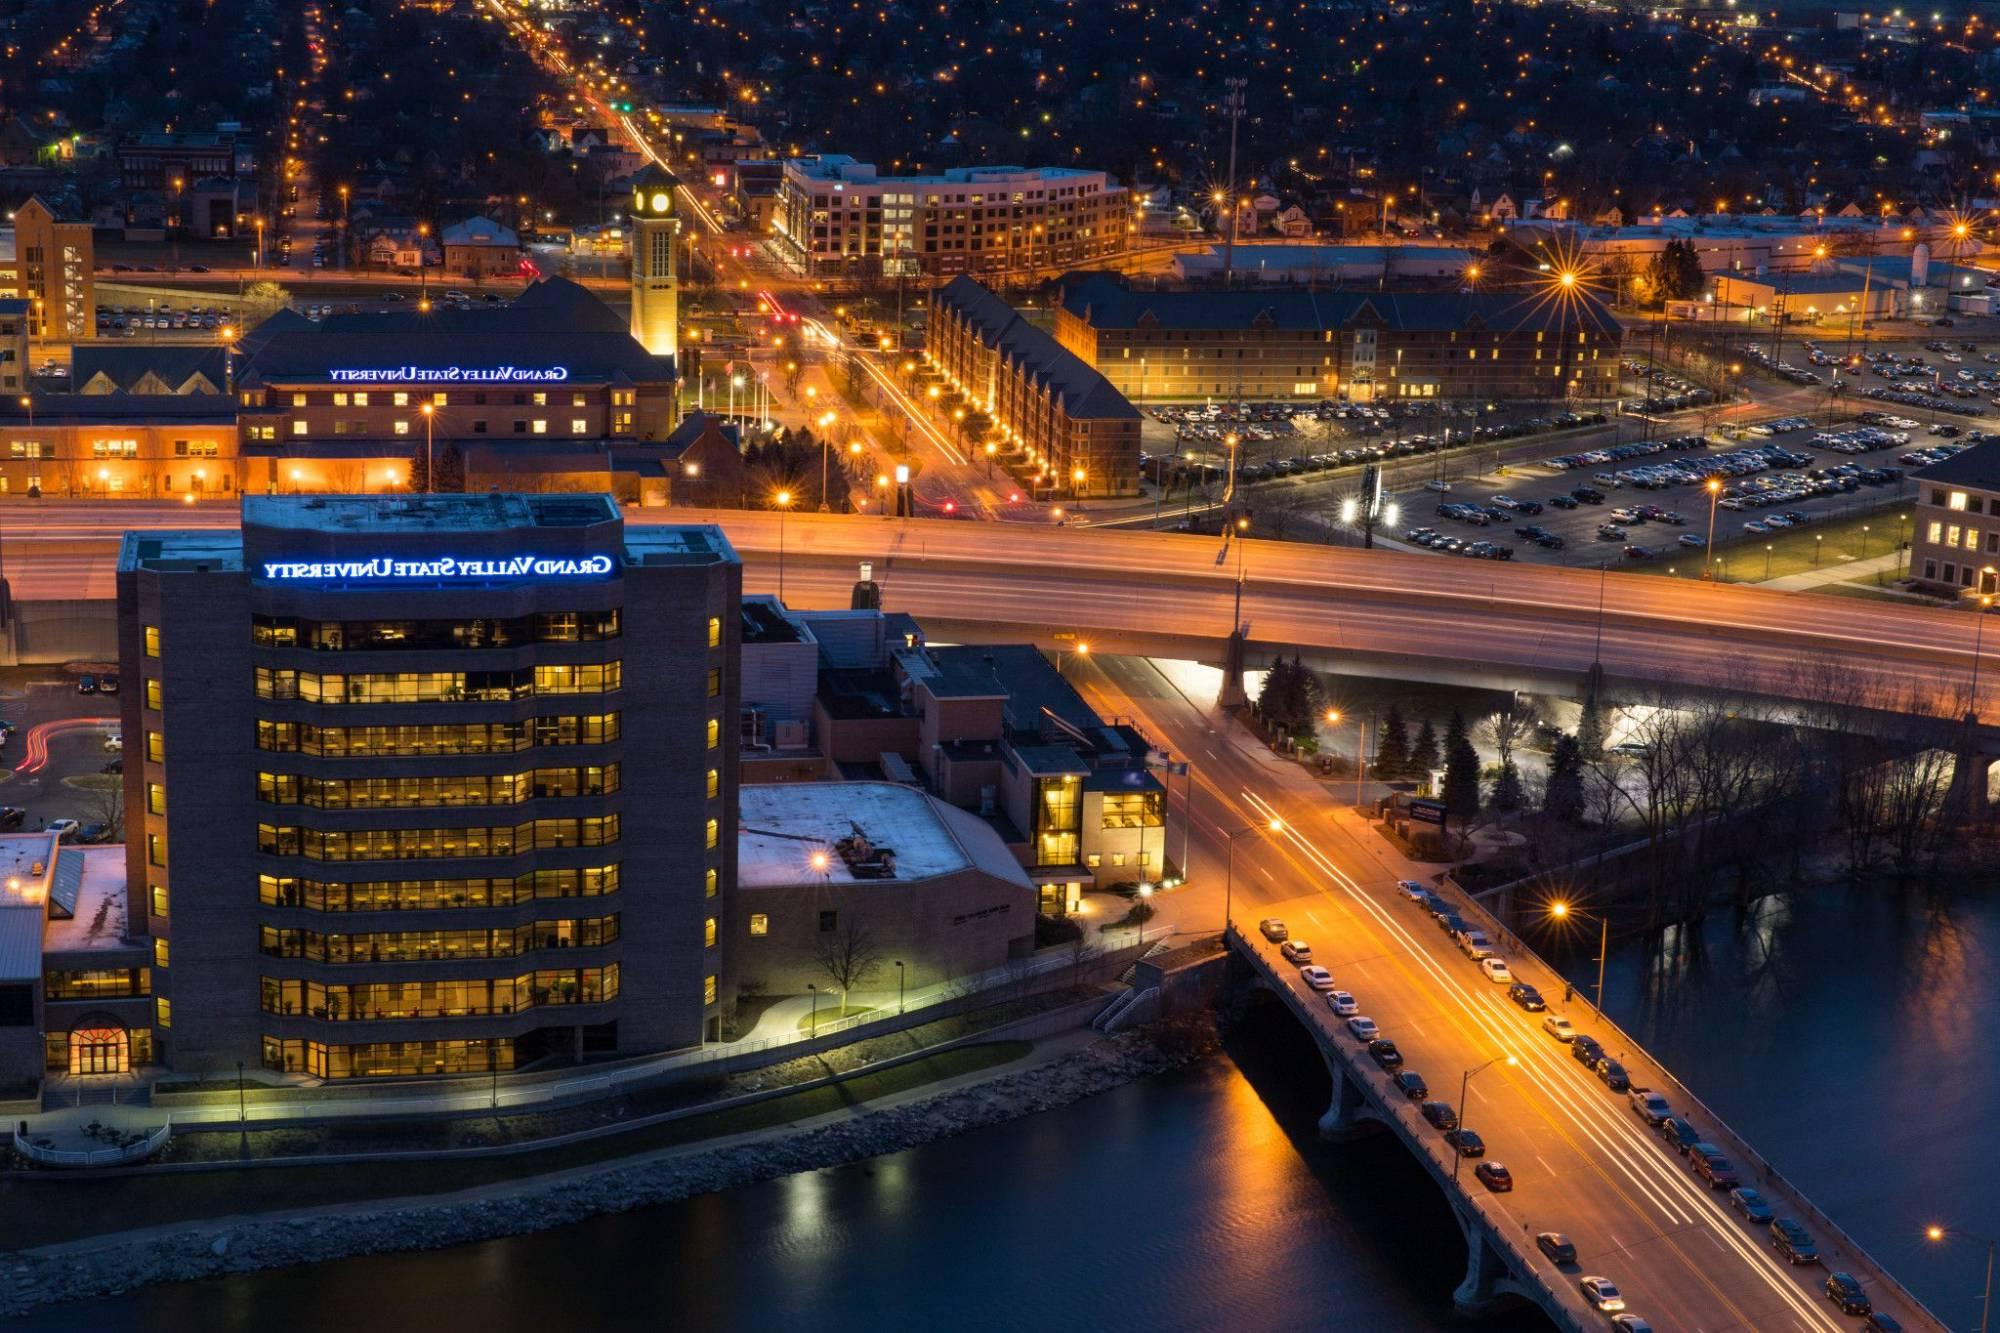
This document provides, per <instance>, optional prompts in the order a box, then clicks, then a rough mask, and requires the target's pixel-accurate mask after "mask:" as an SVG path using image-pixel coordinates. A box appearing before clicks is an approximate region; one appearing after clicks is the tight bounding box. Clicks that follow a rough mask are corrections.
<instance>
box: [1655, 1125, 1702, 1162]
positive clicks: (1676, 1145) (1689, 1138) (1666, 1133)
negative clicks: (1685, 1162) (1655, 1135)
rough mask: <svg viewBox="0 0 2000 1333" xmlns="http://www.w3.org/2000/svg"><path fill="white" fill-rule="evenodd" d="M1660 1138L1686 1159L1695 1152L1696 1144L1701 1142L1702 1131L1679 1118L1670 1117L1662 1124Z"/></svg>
mask: <svg viewBox="0 0 2000 1333" xmlns="http://www.w3.org/2000/svg"><path fill="white" fill-rule="evenodd" d="M1660 1137H1661V1138H1663V1139H1665V1140H1666V1141H1667V1143H1668V1145H1669V1146H1671V1147H1672V1148H1673V1150H1674V1151H1675V1152H1677V1153H1679V1154H1680V1155H1681V1156H1683V1157H1685V1156H1687V1155H1688V1153H1689V1152H1690V1151H1692V1150H1693V1148H1694V1145H1695V1144H1697V1143H1700V1142H1701V1131H1700V1130H1698V1129H1696V1128H1695V1127H1694V1126H1693V1125H1691V1124H1689V1123H1688V1122H1687V1121H1685V1120H1683V1119H1681V1118H1680V1117H1679V1116H1669V1117H1668V1118H1667V1119H1665V1120H1662V1121H1661V1122H1660Z"/></svg>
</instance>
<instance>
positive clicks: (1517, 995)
mask: <svg viewBox="0 0 2000 1333" xmlns="http://www.w3.org/2000/svg"><path fill="white" fill-rule="evenodd" d="M1507 998H1508V999H1510V1000H1512V1001H1513V1002H1514V1003H1515V1004H1518V1005H1520V1006H1521V1007H1522V1008H1523V1009H1526V1010H1527V1011H1528V1012H1529V1013H1531V1014H1539V1013H1541V1012H1542V1011H1543V1010H1544V1009H1546V1008H1548V1007H1549V1002H1548V1001H1547V1000H1544V999H1543V998H1542V993H1541V992H1540V991H1538V990H1536V989H1535V988H1534V987H1533V986H1530V985H1529V984H1528V983H1527V982H1525V981H1517V982H1515V983H1514V984H1513V985H1511V986H1509V987H1508V988H1507Z"/></svg>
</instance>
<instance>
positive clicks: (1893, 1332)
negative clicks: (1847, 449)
mask: <svg viewBox="0 0 2000 1333" xmlns="http://www.w3.org/2000/svg"><path fill="white" fill-rule="evenodd" d="M1988 355H1989V356H1990V355H1992V354H1991V353H1988ZM1861 1327H1863V1328H1865V1329H1868V1330H1869V1333H1903V1321H1902V1320H1900V1319H1898V1318H1896V1316H1894V1315H1892V1314H1884V1313H1882V1312H1881V1311H1880V1310H1874V1311H1871V1312H1870V1313H1869V1315H1868V1317H1867V1318H1866V1319H1864V1320H1862V1321H1861Z"/></svg>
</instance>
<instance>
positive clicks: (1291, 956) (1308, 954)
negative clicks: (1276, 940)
mask: <svg viewBox="0 0 2000 1333" xmlns="http://www.w3.org/2000/svg"><path fill="white" fill-rule="evenodd" d="M1278 952H1279V953H1281V954H1283V955H1284V956H1285V961H1286V962H1288V963H1310V962H1311V961H1312V960H1313V947H1312V945H1310V944H1307V943H1306V942H1305V941H1304V940H1289V939H1288V940H1286V941H1285V942H1284V943H1283V944H1280V945H1279V946H1278Z"/></svg>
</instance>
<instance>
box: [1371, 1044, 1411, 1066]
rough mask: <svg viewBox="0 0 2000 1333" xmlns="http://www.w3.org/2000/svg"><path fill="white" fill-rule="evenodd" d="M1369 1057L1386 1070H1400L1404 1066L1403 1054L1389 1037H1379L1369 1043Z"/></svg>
mask: <svg viewBox="0 0 2000 1333" xmlns="http://www.w3.org/2000/svg"><path fill="white" fill-rule="evenodd" d="M1368 1057H1369V1058H1370V1059H1371V1060H1373V1061H1374V1062H1375V1063H1376V1064H1378V1065H1380V1066H1382V1068H1384V1069H1400V1068H1402V1065H1403V1053H1402V1052H1401V1051H1399V1050H1397V1049H1396V1043H1395V1042H1393V1041H1390V1040H1389V1039H1388V1038H1387V1037H1377V1038H1376V1039H1375V1040H1374V1041H1371V1042H1369V1043H1368Z"/></svg>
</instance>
